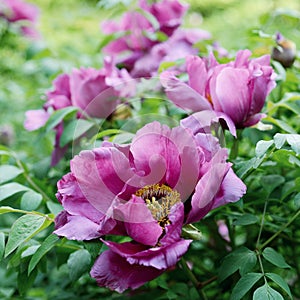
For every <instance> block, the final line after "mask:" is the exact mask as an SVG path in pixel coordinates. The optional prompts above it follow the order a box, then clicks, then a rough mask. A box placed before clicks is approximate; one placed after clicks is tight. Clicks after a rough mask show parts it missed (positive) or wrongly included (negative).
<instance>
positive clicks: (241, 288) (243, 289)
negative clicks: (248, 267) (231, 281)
mask: <svg viewBox="0 0 300 300" xmlns="http://www.w3.org/2000/svg"><path fill="white" fill-rule="evenodd" d="M262 276H263V274H261V273H248V274H246V275H244V276H243V277H241V278H240V280H239V281H238V282H237V284H236V285H235V286H234V288H233V290H232V294H231V297H230V300H240V299H242V298H243V297H244V296H245V295H246V294H247V293H248V291H249V290H250V289H251V288H252V287H253V286H254V284H255V283H256V282H257V281H258V280H259V279H261V278H262Z"/></svg>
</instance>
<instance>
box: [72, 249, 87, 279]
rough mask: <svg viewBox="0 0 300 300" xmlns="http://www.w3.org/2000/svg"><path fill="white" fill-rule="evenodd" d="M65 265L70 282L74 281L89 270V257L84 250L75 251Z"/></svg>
mask: <svg viewBox="0 0 300 300" xmlns="http://www.w3.org/2000/svg"><path fill="white" fill-rule="evenodd" d="M67 264H68V268H69V272H70V278H71V280H72V281H76V280H77V279H79V278H80V276H81V275H83V274H84V273H85V272H87V271H88V270H89V268H90V264H91V255H90V253H89V252H88V251H87V250H85V249H80V250H77V251H75V252H73V253H72V254H71V255H70V257H69V259H68V262H67Z"/></svg>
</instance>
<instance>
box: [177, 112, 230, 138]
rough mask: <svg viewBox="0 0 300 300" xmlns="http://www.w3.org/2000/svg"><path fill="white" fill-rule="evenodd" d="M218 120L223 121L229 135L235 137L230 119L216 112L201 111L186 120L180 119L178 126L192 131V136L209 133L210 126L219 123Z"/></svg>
mask: <svg viewBox="0 0 300 300" xmlns="http://www.w3.org/2000/svg"><path fill="white" fill-rule="evenodd" d="M220 120H223V121H224V122H225V123H226V125H227V127H228V129H229V131H230V133H231V134H232V135H233V136H235V137H236V128H235V125H234V123H233V121H232V120H231V118H230V117H229V116H228V115H226V114H224V113H222V112H218V111H213V110H203V111H199V112H196V113H194V114H192V115H190V116H188V117H187V118H185V119H182V120H181V121H180V125H181V126H182V127H184V128H189V129H190V130H192V132H193V134H197V133H199V132H202V133H211V129H210V128H211V125H212V124H216V123H220Z"/></svg>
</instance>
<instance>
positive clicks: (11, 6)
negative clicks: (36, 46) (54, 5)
mask: <svg viewBox="0 0 300 300" xmlns="http://www.w3.org/2000/svg"><path fill="white" fill-rule="evenodd" d="M2 1H3V3H1V5H0V17H2V18H5V19H6V20H7V21H8V22H10V23H15V22H20V21H21V22H23V23H24V24H22V25H21V31H22V33H23V34H24V35H26V36H29V37H32V38H38V37H39V36H40V35H39V33H38V32H37V31H36V29H35V23H36V22H37V19H38V16H39V9H38V8H37V6H35V5H33V4H30V3H26V2H24V1H22V0H2ZM26 22H27V24H26Z"/></svg>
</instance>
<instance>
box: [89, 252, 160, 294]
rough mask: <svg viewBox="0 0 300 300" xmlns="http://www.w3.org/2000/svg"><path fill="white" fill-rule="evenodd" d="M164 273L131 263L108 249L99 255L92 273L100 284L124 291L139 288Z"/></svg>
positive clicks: (120, 291)
mask: <svg viewBox="0 0 300 300" xmlns="http://www.w3.org/2000/svg"><path fill="white" fill-rule="evenodd" d="M162 273H163V271H162V270H158V269H155V268H152V267H144V266H140V265H134V264H129V263H128V262H127V261H126V259H125V258H124V257H122V256H120V255H118V254H116V253H114V252H113V251H111V250H108V251H104V252H103V253H102V254H101V255H100V256H99V257H98V259H97V260H96V262H95V264H94V266H93V268H92V270H91V273H90V274H91V276H92V277H93V278H95V279H96V281H97V283H98V285H99V286H103V287H107V288H109V289H111V290H115V291H117V292H119V293H122V292H124V291H125V290H126V289H128V288H131V289H137V288H138V287H140V286H142V285H143V284H144V283H146V282H148V281H150V280H152V279H154V278H156V277H158V276H159V275H161V274H162Z"/></svg>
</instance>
